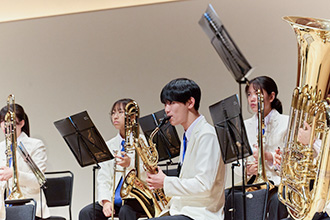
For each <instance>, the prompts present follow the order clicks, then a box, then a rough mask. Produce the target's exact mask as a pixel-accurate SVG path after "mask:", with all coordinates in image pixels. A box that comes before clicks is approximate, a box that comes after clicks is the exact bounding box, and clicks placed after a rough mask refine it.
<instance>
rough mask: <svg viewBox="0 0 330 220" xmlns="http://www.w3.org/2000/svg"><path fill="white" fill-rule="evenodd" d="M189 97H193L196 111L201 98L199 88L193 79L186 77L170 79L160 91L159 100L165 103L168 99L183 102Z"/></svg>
mask: <svg viewBox="0 0 330 220" xmlns="http://www.w3.org/2000/svg"><path fill="white" fill-rule="evenodd" d="M190 97H193V98H194V99H195V105H194V108H195V110H197V111H198V109H199V103H200V100H201V89H200V88H199V86H198V85H197V84H196V83H195V82H194V81H193V80H190V79H187V78H178V79H174V80H172V81H171V82H169V83H168V84H166V85H165V87H164V88H163V89H162V92H161V93H160V101H161V102H162V103H163V104H166V102H168V101H169V102H173V101H176V102H181V103H184V104H185V103H186V102H187V101H188V100H189V99H190Z"/></svg>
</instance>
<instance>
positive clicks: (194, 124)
mask: <svg viewBox="0 0 330 220" xmlns="http://www.w3.org/2000/svg"><path fill="white" fill-rule="evenodd" d="M202 117H204V116H203V115H200V116H199V117H198V118H196V119H195V121H193V123H191V125H190V126H189V128H188V129H187V130H186V132H185V134H186V138H187V141H189V140H190V137H191V133H192V131H193V130H194V127H195V126H196V124H197V122H199V121H200V120H201V119H202Z"/></svg>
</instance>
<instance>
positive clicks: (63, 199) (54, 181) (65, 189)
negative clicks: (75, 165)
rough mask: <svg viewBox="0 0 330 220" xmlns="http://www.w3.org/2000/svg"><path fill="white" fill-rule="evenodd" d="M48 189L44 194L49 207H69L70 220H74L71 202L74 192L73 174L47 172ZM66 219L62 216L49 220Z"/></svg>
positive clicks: (67, 172) (69, 172) (68, 172)
mask: <svg viewBox="0 0 330 220" xmlns="http://www.w3.org/2000/svg"><path fill="white" fill-rule="evenodd" d="M45 175H46V179H47V183H46V188H45V189H44V193H45V196H46V200H47V206H48V207H62V206H67V207H68V209H69V216H70V220H72V212H71V202H72V190H73V173H72V172H71V171H57V172H46V173H45ZM53 219H62V220H66V218H64V217H61V216H51V217H50V218H49V220H53Z"/></svg>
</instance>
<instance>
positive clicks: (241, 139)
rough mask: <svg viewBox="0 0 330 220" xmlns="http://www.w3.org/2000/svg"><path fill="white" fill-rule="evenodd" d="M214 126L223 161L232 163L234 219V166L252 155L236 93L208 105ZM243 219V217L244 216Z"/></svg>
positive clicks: (243, 186) (243, 189) (233, 211)
mask: <svg viewBox="0 0 330 220" xmlns="http://www.w3.org/2000/svg"><path fill="white" fill-rule="evenodd" d="M209 109H210V113H211V117H212V120H213V124H214V127H215V129H216V133H217V136H218V140H219V143H220V148H221V154H222V158H223V161H224V163H226V164H227V163H231V162H234V161H237V162H236V163H232V167H231V168H232V209H233V210H232V219H235V211H236V210H235V203H234V201H235V200H234V168H235V166H239V159H243V158H245V157H248V156H250V155H252V149H251V147H250V145H249V142H248V139H247V136H246V131H245V126H244V123H243V119H242V115H241V108H240V105H239V100H238V97H237V95H232V96H230V97H228V98H226V99H224V100H222V101H220V102H217V103H215V104H213V105H211V106H210V107H209ZM244 173H245V171H244V163H243V164H242V174H243V175H242V182H243V185H242V191H243V210H244V216H245V213H246V210H245V181H244ZM244 219H245V217H244Z"/></svg>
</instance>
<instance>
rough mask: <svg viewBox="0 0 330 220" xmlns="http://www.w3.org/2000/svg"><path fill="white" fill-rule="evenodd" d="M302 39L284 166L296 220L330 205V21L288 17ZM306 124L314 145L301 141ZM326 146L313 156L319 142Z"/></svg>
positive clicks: (283, 189)
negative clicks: (300, 132) (300, 131)
mask: <svg viewBox="0 0 330 220" xmlns="http://www.w3.org/2000/svg"><path fill="white" fill-rule="evenodd" d="M283 19H284V20H285V21H287V22H288V23H289V24H290V25H291V27H292V28H293V29H294V31H295V33H296V37H297V40H298V77H297V87H296V88H295V89H294V91H293V95H292V102H291V108H290V116H289V126H288V131H287V135H286V141H285V147H284V150H283V155H282V162H281V164H282V165H281V183H280V185H279V188H278V197H279V200H280V201H281V202H282V203H283V204H285V205H286V207H287V209H288V212H289V214H290V216H291V217H292V218H293V219H295V220H302V219H304V220H307V219H313V217H314V215H315V213H317V212H322V211H323V210H324V208H325V206H326V205H327V203H328V202H329V194H330V191H329V187H330V151H329V147H330V137H329V125H330V120H329V119H330V117H329V116H330V107H329V104H328V101H327V100H326V97H327V95H328V92H329V73H330V64H329V57H330V31H329V25H330V20H324V19H315V18H307V17H284V18H283ZM304 121H306V122H307V123H308V124H309V125H310V126H311V134H310V136H309V140H310V141H309V143H308V144H306V145H304V144H302V143H300V142H299V140H298V130H299V129H300V128H303V123H304ZM315 140H317V141H318V142H319V143H321V146H320V150H319V153H318V154H316V153H315V152H314V141H315Z"/></svg>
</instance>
